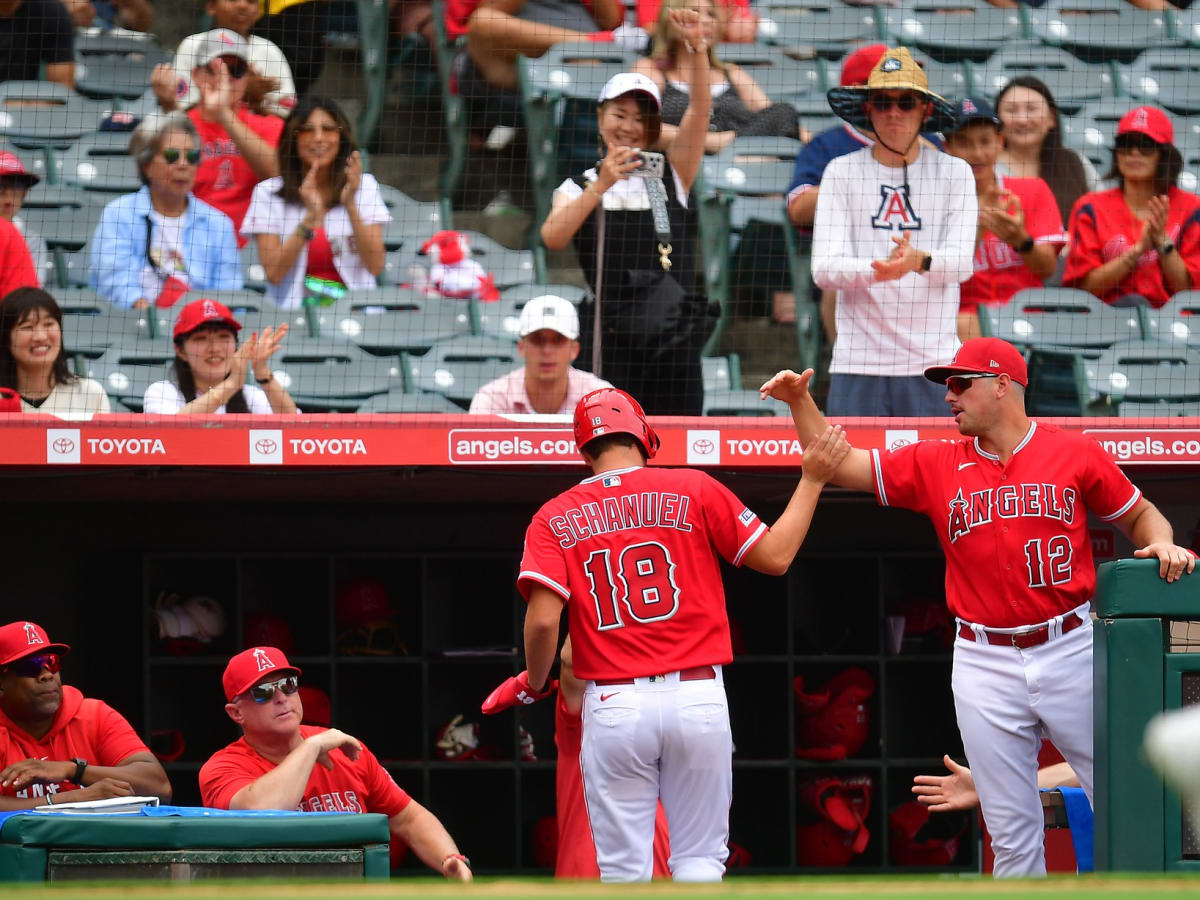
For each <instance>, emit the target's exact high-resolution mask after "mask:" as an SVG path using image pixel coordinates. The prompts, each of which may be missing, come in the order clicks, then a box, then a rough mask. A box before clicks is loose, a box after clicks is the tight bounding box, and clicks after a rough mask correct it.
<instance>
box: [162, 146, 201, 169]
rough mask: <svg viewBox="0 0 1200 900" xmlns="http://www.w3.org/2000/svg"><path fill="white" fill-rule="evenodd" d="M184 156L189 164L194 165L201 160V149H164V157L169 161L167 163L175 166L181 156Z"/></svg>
mask: <svg viewBox="0 0 1200 900" xmlns="http://www.w3.org/2000/svg"><path fill="white" fill-rule="evenodd" d="M180 156H183V157H184V158H185V159H186V160H187V162H188V165H189V166H194V165H196V163H198V162H200V151H199V150H176V149H175V148H174V147H166V148H164V149H163V152H162V158H163V159H165V160H166V161H167V165H169V166H173V165H175V163H177V162H179V157H180Z"/></svg>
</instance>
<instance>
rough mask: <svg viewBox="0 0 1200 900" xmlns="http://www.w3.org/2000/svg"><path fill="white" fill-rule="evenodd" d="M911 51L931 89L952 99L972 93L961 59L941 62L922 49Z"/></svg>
mask: <svg viewBox="0 0 1200 900" xmlns="http://www.w3.org/2000/svg"><path fill="white" fill-rule="evenodd" d="M990 8H992V7H989V9H990ZM1009 12H1015V10H1009ZM910 52H911V53H912V56H913V59H915V60H916V61H917V63H918V64H920V66H921V68H922V69H924V70H925V77H926V78H928V79H929V89H930V90H931V91H933V92H934V93H935V94H941V95H942V96H943V97H946V98H947V99H952V98H954V97H964V96H966V95H967V94H968V93H970V91H969V90H968V87H967V70H966V67H965V66H964V65H963V64H962V62H961V61H960V60H953V61H951V62H939V61H938V60H936V59H934V58H933V57H932V56H930V55H929V54H927V53H925V52H924V51H922V50H920V49H913V50H911V51H910ZM989 52H990V51H989Z"/></svg>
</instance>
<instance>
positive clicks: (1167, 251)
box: [1158, 238, 1175, 256]
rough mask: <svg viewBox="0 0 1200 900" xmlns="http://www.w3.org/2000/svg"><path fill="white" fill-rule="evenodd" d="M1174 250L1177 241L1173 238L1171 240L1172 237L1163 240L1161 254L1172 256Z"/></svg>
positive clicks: (1160, 248)
mask: <svg viewBox="0 0 1200 900" xmlns="http://www.w3.org/2000/svg"><path fill="white" fill-rule="evenodd" d="M1174 252H1175V242H1174V241H1173V240H1171V239H1170V238H1167V239H1166V240H1165V241H1163V242H1162V245H1161V246H1160V247H1159V248H1158V255H1159V256H1170V255H1171V254H1172V253H1174Z"/></svg>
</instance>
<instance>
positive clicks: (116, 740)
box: [0, 684, 150, 797]
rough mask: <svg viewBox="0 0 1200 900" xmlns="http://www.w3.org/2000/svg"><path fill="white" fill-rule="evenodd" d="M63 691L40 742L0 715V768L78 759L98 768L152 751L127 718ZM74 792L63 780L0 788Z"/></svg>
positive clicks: (5, 791)
mask: <svg viewBox="0 0 1200 900" xmlns="http://www.w3.org/2000/svg"><path fill="white" fill-rule="evenodd" d="M62 690H63V699H62V705H61V706H59V708H58V713H57V714H56V715H55V717H54V724H53V725H51V726H50V730H49V731H48V732H46V736H45V737H43V738H42V739H41V740H40V741H39V740H37V739H35V738H34V737H33V736H32V735H31V734H29V733H28V732H26V731H24V730H22V729H21V728H20V727H19V726H18V725H15V724H13V722H12V720H11V719H9V718H8V716H6V715H4V713H3V711H0V769H3V768H5V767H6V766H11V765H12V764H13V763H18V762H21V760H24V759H48V760H68V759H71V758H73V757H76V756H77V757H79V758H80V759H86V760H87V761H88V762H89V763H93V764H95V765H97V766H119V765H120V764H121V763H123V762H124V761H125V760H127V759H129V757H131V756H133V755H134V754H135V753H149V752H150V751H149V749H148V748H147V747H146V745H145V744H144V743H142V739H141V738H140V737H138V736H137V732H135V731H134V730H133V728H132V727H131V726H130V724H129V723H128V722H127V721H125V717H124V716H122V715H121V714H120V713H119V712H117V711H116V710H115V709H113V708H112V707H111V706H109V705H108V704H107V703H105V702H104V701H103V700H95V699H92V698H90V697H89V698H84V696H83V694H81V693H80V692H79V690H78V689H76V688H73V687H71V686H70V685H69V684H64V685H63V689H62ZM78 787H79V786H78V785H77V784H73V783H72V782H68V781H63V782H59V783H58V784H35V785H32V786H31V787H28V788H25V789H23V790H20V791H14V790H13V789H12V786H11V785H8V786H0V794H2V795H4V796H6V797H44V796H45V795H46V794H57V793H59V792H61V791H73V790H75V789H76V788H78ZM31 791H32V793H31Z"/></svg>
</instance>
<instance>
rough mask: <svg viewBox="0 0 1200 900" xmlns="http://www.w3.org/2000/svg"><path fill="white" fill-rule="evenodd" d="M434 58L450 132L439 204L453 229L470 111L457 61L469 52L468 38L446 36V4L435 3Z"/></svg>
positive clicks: (440, 177)
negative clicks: (459, 86)
mask: <svg viewBox="0 0 1200 900" xmlns="http://www.w3.org/2000/svg"><path fill="white" fill-rule="evenodd" d="M431 12H432V13H433V43H434V57H435V58H436V59H437V71H438V87H439V89H440V90H441V95H442V122H443V124H444V125H445V128H446V158H445V161H444V162H443V164H442V168H441V172H440V173H439V175H438V201H439V203H440V204H441V208H442V222H443V223H445V224H444V225H443V226H442V227H443V228H453V227H454V226H453V225H452V224H451V223H452V222H453V221H454V218H453V211H452V210H453V205H454V204H453V198H454V193H455V191H457V190H458V183H459V181H460V180H461V179H462V174H463V172H464V171H465V170H466V167H467V146H468V145H467V138H468V125H467V108H466V102H465V101H464V99H463V97H462V95H461V94H459V93H458V90H457V88H456V86H455V78H454V73H453V66H454V57H455V56H457V55H458V53H459V52H460V51H463V50H465V48H466V38H458V39H456V40H453V41H452V40H451V39H450V36H449V34H448V33H447V32H446V4H445V0H432V5H431Z"/></svg>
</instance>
